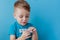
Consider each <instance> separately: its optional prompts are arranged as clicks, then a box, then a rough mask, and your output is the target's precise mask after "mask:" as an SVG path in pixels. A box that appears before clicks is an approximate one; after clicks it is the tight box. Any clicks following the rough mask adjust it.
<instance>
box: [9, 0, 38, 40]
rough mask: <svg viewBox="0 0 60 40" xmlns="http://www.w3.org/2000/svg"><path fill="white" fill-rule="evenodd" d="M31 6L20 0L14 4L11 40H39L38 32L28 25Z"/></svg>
mask: <svg viewBox="0 0 60 40" xmlns="http://www.w3.org/2000/svg"><path fill="white" fill-rule="evenodd" d="M29 15H30V6H29V4H28V3H27V2H26V1H24V0H18V1H16V2H15V4H14V18H15V19H16V22H14V23H13V24H12V25H11V26H10V29H9V35H10V40H38V36H37V31H36V29H35V28H34V27H33V25H32V24H30V23H28V19H29Z"/></svg>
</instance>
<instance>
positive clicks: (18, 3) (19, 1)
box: [14, 0, 30, 12]
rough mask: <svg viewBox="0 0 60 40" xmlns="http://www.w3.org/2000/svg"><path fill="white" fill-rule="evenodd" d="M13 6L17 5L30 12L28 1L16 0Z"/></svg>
mask: <svg viewBox="0 0 60 40" xmlns="http://www.w3.org/2000/svg"><path fill="white" fill-rule="evenodd" d="M14 7H19V8H21V7H22V8H24V9H25V10H27V11H29V12H30V5H29V4H28V2H26V1H24V0H18V1H16V2H15V4H14Z"/></svg>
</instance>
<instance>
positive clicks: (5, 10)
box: [0, 0, 60, 40]
mask: <svg viewBox="0 0 60 40" xmlns="http://www.w3.org/2000/svg"><path fill="white" fill-rule="evenodd" d="M15 1H16V0H0V40H9V36H8V30H9V26H10V24H11V23H12V22H13V21H14V18H13V11H14V8H13V5H14V2H15ZM27 1H28V2H29V4H30V6H31V15H30V20H29V22H31V23H32V24H33V25H35V26H36V28H37V32H38V36H39V37H38V38H39V40H60V0H27Z"/></svg>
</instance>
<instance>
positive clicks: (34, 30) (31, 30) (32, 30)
mask: <svg viewBox="0 0 60 40" xmlns="http://www.w3.org/2000/svg"><path fill="white" fill-rule="evenodd" d="M28 30H29V31H30V32H32V33H35V32H36V29H35V28H34V27H29V28H28Z"/></svg>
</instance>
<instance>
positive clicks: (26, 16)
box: [19, 16, 29, 18]
mask: <svg viewBox="0 0 60 40" xmlns="http://www.w3.org/2000/svg"><path fill="white" fill-rule="evenodd" d="M25 17H26V18H29V16H25ZM19 18H23V16H20V17H19Z"/></svg>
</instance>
